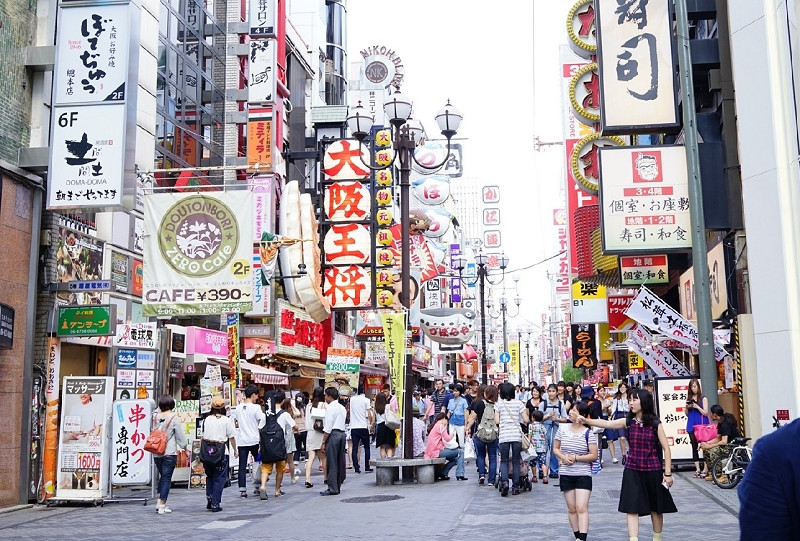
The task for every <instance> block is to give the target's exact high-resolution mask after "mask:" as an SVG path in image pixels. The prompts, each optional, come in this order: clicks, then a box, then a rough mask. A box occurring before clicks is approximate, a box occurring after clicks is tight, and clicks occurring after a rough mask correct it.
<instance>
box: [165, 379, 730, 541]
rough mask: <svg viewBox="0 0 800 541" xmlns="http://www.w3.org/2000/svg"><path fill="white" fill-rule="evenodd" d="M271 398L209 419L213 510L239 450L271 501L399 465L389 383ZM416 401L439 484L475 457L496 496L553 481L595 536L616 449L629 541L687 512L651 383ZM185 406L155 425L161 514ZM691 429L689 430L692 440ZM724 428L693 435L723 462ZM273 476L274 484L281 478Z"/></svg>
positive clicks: (428, 393) (206, 439)
mask: <svg viewBox="0 0 800 541" xmlns="http://www.w3.org/2000/svg"><path fill="white" fill-rule="evenodd" d="M690 388H691V392H690V393H689V400H687V407H688V408H690V409H691V406H690V404H692V405H694V406H695V407H694V409H691V411H690V413H689V417H688V422H689V424H690V425H692V426H694V425H697V424H700V423H702V422H703V421H704V418H705V416H708V415H711V416H712V418H713V419H715V420H718V421H721V422H728V421H729V419H728V417H725V416H726V415H727V414H724V412H722V410H721V408H719V407H718V406H717V407H716V409H714V408H708V406H707V401H706V400H705V399H704V398H703V397H702V395H701V394H700V389H699V383H697V381H696V380H692V383H691V384H690ZM692 400H693V401H694V402H692ZM271 401H272V403H273V404H274V411H270V410H271V409H272V408H270V407H267V408H266V411H265V410H264V409H263V408H262V406H261V405H260V404H259V395H258V389H257V387H255V386H254V385H251V386H249V387H247V388H246V389H245V390H244V401H243V402H242V403H241V404H239V405H238V406H237V407H236V408H235V414H234V415H230V416H229V415H227V409H228V408H227V405H226V404H225V402H224V401H223V400H222V399H221V398H215V399H214V400H213V401H212V404H211V411H210V414H209V415H208V416H207V417H205V419H204V420H202V421H201V422H200V434H201V435H202V440H201V449H200V460H201V462H202V464H203V467H204V469H205V473H206V500H207V506H206V507H207V509H209V510H210V511H212V512H217V511H220V510H221V509H222V507H221V500H222V493H223V488H224V487H225V486H226V483H227V482H229V481H228V479H229V475H230V470H231V468H230V466H231V458H230V455H233V460H235V461H237V462H238V468H237V483H238V488H239V495H240V497H241V498H247V497H248V480H249V479H248V475H247V473H246V472H247V471H248V466H249V464H252V472H253V474H252V482H253V484H254V485H255V487H256V488H255V490H254V491H253V493H252V494H253V495H256V496H258V497H259V498H261V499H262V500H267V499H269V497H270V496H272V497H274V498H279V497H281V496H284V495H285V492H284V491H283V488H284V485H283V483H284V478H285V476H286V475H287V474H288V478H289V481H290V482H291V484H295V483H297V482H298V481H299V479H300V476H301V474H303V473H304V481H305V488H306V489H310V488H313V486H314V485H313V484H312V476H311V474H312V471H313V468H314V465H315V461H318V462H319V466H318V467H319V470H321V471H322V475H323V479H324V481H323V482H324V484H325V485H326V486H325V487H324V489H323V490H321V491H320V495H321V496H332V495H337V494H339V493H340V492H341V490H342V485H343V483H344V482H345V480H346V478H347V474H348V470H353V471H354V472H355V473H356V474H359V473H361V472H362V471H364V472H372V471H373V470H372V468H371V467H370V464H371V462H370V458H371V456H373V453H376V454H377V455H378V456H379V457H380V458H392V457H394V456H395V450H396V449H397V448H398V446H399V444H400V441H399V438H400V436H399V433H400V430H399V428H400V426H399V425H400V420H399V416H398V401H397V397H395V396H393V394H392V392H391V388H390V386H389V385H384V387H383V388H382V389H381V391H380V392H377V393H376V395H375V396H374V397H373V398H372V399H370V398H369V397H367V396H366V395H365V394H364V388H363V387H359V388H358V391H357V393H356V394H355V395H353V396H342V395H340V393H339V391H338V390H337V389H336V388H334V387H329V388H327V389H323V388H321V387H317V388H316V389H314V391H313V393H312V394H311V396H310V397H308V396H304V395H303V394H298V395H297V396H296V397H295V398H294V399H293V398H292V397H289V396H286V394H285V393H284V391H282V390H277V391H275V392H274V393H273V394H272V400H271ZM411 404H412V412H411V415H412V416H413V422H412V434H411V438H412V440H413V446H412V447H413V454H414V456H415V457H420V458H422V457H424V458H428V459H438V458H443V459H445V462H444V464H443V465H441V466H440V467H438V469H437V471H436V480H437V481H449V480H450V479H451V477H450V473H451V471H452V469H453V468H455V479H456V480H457V481H469V478H468V476H467V471H466V466H465V461H466V460H474V461H475V467H476V473H477V484H478V485H479V486H485V487H493V488H495V489H497V491H498V492H499V495H500V497H508V496H509V495H511V496H517V495H519V494H520V493H522V492H523V491H526V490H531V487H532V485H533V484H538V483H541V484H551V483H552V484H554V485H555V486H557V487H558V488H559V491H560V492H561V493H562V495H563V498H564V503H565V507H566V511H567V513H566V514H567V520H568V522H569V525H570V527H571V529H572V531H573V534H574V538H575V539H576V540H580V541H585V540H586V539H587V538H588V533H589V500H590V497H591V492H592V476H593V475H595V474H597V473H598V472H599V471H600V469H601V468H602V464H603V462H604V460H603V456H602V455H603V452H604V450H605V449H607V450H608V454H609V455H610V458H611V460H610V463H611V464H612V465H616V464H619V463H620V462H621V463H622V467H623V468H624V470H623V476H622V487H621V491H620V497H619V504H618V510H619V512H621V513H624V514H625V515H626V522H627V530H628V537H629V539H631V540H638V534H639V518H640V517H642V516H649V517H650V520H651V524H652V530H653V537H652V538H653V539H654V540H659V539H661V532H662V529H663V524H664V514H665V513H674V512H676V511H677V509H676V507H675V504H674V503H673V500H672V497H671V494H670V491H669V489H670V487H671V486H672V461H671V456H670V448H669V445H668V443H667V438H666V436H665V433H664V428H663V426H662V425H661V422H660V420H659V418H658V416H657V415H656V413H655V404H654V397H653V394H652V393H651V392H650V391H648V390H647V389H646V388H641V389H640V388H635V389H630V388H629V387H628V386H627V385H626V384H625V383H624V382H623V383H621V384H619V385H618V386H617V387H616V388H612V389H610V390H608V389H606V388H605V387H604V386H603V385H602V384H600V385H598V387H597V389H595V388H593V387H591V386H584V387H581V386H580V385H575V384H571V383H568V382H563V381H560V382H558V383H555V384H550V385H548V386H547V387H546V388H545V387H543V386H539V385H537V384H535V383H532V384H531V385H530V387H529V388H528V389H524V388H520V387H519V386H517V387H515V386H514V385H512V384H510V383H503V384H501V385H499V386H495V385H479V384H478V382H476V381H470V382H468V383H467V384H466V385H465V384H462V383H456V384H453V385H449V386H448V387H446V386H445V385H444V382H443V381H442V380H441V379H438V380H436V381H435V382H434V386H433V388H431V389H427V390H426V389H414V390H413V391H412V400H411ZM174 407H175V403H174V401H173V400H172V398H171V397H169V396H168V395H165V396H164V397H162V399H161V400H160V401H159V413H158V414H157V418H156V420H155V423H156V425H157V426H158V428H160V429H165V431H166V433H167V436H168V438H169V439H168V445H167V447H166V449H165V452H164V454H163V455H161V456H156V466H157V468H158V471H159V473H160V476H161V480H160V481H159V490H158V492H159V502H158V505H157V512H158V513H159V514H165V513H170V512H171V511H170V510H169V508H168V507H167V505H166V502H167V497H168V494H169V485H170V481H171V476H172V470H174V467H175V460H174V455H175V453H176V452H177V449H179V448H183V447H186V446H187V440H186V436H185V433H184V432H183V430H182V427H181V426H180V423H179V422H177V423H176V422H174V415H173V414H172V409H173V408H174ZM692 411H696V412H697V414H696V415H695V414H694V413H692ZM734 424H735V422H734ZM154 426H155V425H154ZM690 428H691V426H690V427H687V432H689V433H690V434H691V433H692V431H691V430H689V429H690ZM734 430H735V427H734ZM722 432H723V433H724V434H723V436H725V437H722V436H721V437H720V438H717V439H716V440H713V441H711V442H710V443H699V444H696V443H695V441H696V440H695V438H694V436H692V442H693V448H695V447H696V448H697V449H699V450H702V451H704V453H705V454H706V455H709V454H711V455H712V456H719V453H721V452H722V449H723V448H724V447H725V444H726V443H727V442H728V436H730V437H734V434H733V432H732V431H731V429H730V428H729V427H727V426H726V427H725V428H723V429H722ZM373 445H374V446H375V450H374V451H372V446H373ZM616 445H619V451H618V453H617V450H616V449H615V446H616ZM362 448H363V451H362ZM695 453H697V451H695ZM362 457H363V468H362V461H361V458H362ZM705 458H706V460H707V461H708V460H710V459H709V458H708V457H705ZM303 460H304V461H305V468H304V472H301V470H300V465H301V464H300V463H301V462H302V461H303ZM695 460H696V471H697V475H698V476H700V475H704V474H705V472H706V471H707V468H706V467H705V466H703V467H701V465H700V461H699V456H698V455H697V454H695ZM273 476H274V484H272V483H270V479H271V478H272V477H273ZM473 482H474V478H473ZM271 485H272V486H273V490H272V491H271V494H268V492H270V491H269V489H268V487H269V486H271Z"/></svg>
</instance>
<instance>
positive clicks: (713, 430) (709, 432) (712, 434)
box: [694, 424, 717, 442]
mask: <svg viewBox="0 0 800 541" xmlns="http://www.w3.org/2000/svg"><path fill="white" fill-rule="evenodd" d="M694 437H695V438H696V439H697V441H698V442H704V441H711V440H713V439H714V438H716V437H717V425H712V424H709V425H694Z"/></svg>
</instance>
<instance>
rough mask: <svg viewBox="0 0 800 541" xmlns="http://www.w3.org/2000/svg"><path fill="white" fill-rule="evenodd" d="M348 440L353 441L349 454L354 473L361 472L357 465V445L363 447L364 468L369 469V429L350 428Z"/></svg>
mask: <svg viewBox="0 0 800 541" xmlns="http://www.w3.org/2000/svg"><path fill="white" fill-rule="evenodd" d="M350 438H352V440H353V451H352V453H351V455H352V459H353V468H355V470H356V472H358V471H360V470H361V467H360V466H359V464H358V444H359V443H361V444H363V445H364V468H366V469H369V429H368V428H351V429H350Z"/></svg>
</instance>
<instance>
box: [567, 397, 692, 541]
mask: <svg viewBox="0 0 800 541" xmlns="http://www.w3.org/2000/svg"><path fill="white" fill-rule="evenodd" d="M578 422H580V423H583V424H585V425H586V426H599V427H601V428H617V429H619V428H625V427H627V428H628V444H629V451H628V460H627V461H626V463H625V471H624V472H623V474H622V490H621V491H620V496H619V508H618V509H619V511H620V512H621V513H625V514H626V515H627V521H628V538H629V539H630V540H631V541H638V539H639V517H640V516H645V515H650V519H651V521H652V522H653V541H661V530H662V529H663V527H664V513H676V512H677V511H678V510H677V508H676V507H675V503H674V502H673V501H672V495H671V494H670V492H669V488H670V487H671V486H672V455H671V454H670V449H669V443H668V442H667V436H666V434H665V433H664V427H663V426H662V425H661V421H660V420H659V418H658V417H657V416H656V413H655V406H654V402H653V395H651V394H650V392H649V391H647V390H646V389H634V390H633V392H632V393H631V398H630V412H629V413H628V415H627V417H625V418H622V419H614V420H612V421H604V420H602V419H587V418H585V417H579V418H578ZM659 452H661V453H663V456H664V469H663V473H662V468H661V457H660V456H659Z"/></svg>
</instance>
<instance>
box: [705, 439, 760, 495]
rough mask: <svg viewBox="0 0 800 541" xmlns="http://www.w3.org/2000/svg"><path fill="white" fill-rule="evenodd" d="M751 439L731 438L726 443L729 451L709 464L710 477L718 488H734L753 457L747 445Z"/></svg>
mask: <svg viewBox="0 0 800 541" xmlns="http://www.w3.org/2000/svg"><path fill="white" fill-rule="evenodd" d="M751 439H752V438H733V440H732V441H731V442H730V443H729V444H728V445H727V447H728V449H729V451H730V453H729V454H728V455H727V456H721V457H719V458H718V459H717V460H715V461H714V464H713V465H712V466H711V477H712V478H713V479H714V484H715V485H717V486H718V487H719V488H734V487H735V486H736V485H738V484H739V481H741V480H742V476H744V472H745V471H746V470H747V466H748V465H750V460H751V459H752V458H753V452H752V451H751V450H750V448H749V447H748V446H747V442H748V441H750V440H751ZM723 481H726V482H723Z"/></svg>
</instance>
